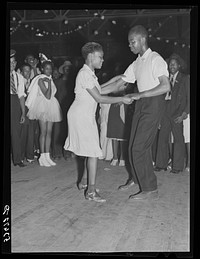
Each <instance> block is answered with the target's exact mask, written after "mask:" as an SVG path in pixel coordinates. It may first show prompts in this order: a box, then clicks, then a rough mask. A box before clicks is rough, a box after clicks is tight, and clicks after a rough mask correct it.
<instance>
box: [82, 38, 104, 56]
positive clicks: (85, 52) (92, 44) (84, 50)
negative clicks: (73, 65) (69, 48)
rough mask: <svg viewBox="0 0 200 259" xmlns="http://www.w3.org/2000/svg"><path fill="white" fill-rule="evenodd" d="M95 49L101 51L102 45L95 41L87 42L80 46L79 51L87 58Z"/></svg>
mask: <svg viewBox="0 0 200 259" xmlns="http://www.w3.org/2000/svg"><path fill="white" fill-rule="evenodd" d="M96 51H103V48H102V46H101V45H100V44H99V43H96V42H88V43H86V44H85V45H84V46H83V47H82V48H81V53H82V56H83V58H84V59H86V58H87V56H88V54H89V53H94V52H96Z"/></svg>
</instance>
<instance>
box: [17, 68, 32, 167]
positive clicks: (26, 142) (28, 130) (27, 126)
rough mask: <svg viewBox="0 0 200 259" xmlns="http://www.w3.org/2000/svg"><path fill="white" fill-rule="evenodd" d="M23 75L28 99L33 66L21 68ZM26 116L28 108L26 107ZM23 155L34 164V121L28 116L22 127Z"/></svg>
mask: <svg viewBox="0 0 200 259" xmlns="http://www.w3.org/2000/svg"><path fill="white" fill-rule="evenodd" d="M20 71H21V74H22V76H23V78H24V84H25V92H26V98H25V99H27V96H28V90H29V86H30V83H31V79H30V75H31V66H30V65H29V64H24V65H22V66H21V69H20ZM25 111H26V115H27V112H28V108H27V107H25ZM21 136H22V139H21V141H22V153H23V157H24V158H25V157H26V160H27V162H29V163H33V162H34V120H30V119H29V118H28V117H27V116H26V117H25V123H24V124H23V126H22V135H21Z"/></svg>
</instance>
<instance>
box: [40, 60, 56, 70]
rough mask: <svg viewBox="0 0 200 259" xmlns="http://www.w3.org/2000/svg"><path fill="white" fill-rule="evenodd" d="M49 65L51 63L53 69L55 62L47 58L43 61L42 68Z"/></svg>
mask: <svg viewBox="0 0 200 259" xmlns="http://www.w3.org/2000/svg"><path fill="white" fill-rule="evenodd" d="M47 65H50V66H51V67H52V69H53V68H54V65H53V62H51V61H49V60H45V61H43V62H42V63H41V68H42V69H44V68H45V67H46V66H47Z"/></svg>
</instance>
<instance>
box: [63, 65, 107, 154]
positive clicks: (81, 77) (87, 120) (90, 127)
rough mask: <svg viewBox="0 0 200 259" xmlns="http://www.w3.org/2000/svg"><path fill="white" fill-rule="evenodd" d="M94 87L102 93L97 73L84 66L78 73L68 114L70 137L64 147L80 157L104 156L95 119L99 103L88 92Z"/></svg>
mask: <svg viewBox="0 0 200 259" xmlns="http://www.w3.org/2000/svg"><path fill="white" fill-rule="evenodd" d="M94 87H96V88H97V89H98V90H99V91H101V89H100V86H99V83H98V80H97V77H96V75H95V73H94V72H93V71H92V70H91V69H90V68H89V67H88V66H87V65H86V64H84V65H83V67H82V68H81V69H80V71H79V72H78V75H77V78H76V86H75V95H76V96H75V100H74V102H73V103H72V105H71V107H70V109H69V111H68V114H67V119H68V137H67V139H66V141H65V145H64V149H66V150H69V151H71V152H73V153H74V154H76V155H78V156H85V157H100V156H102V150H101V148H100V142H99V133H98V128H97V123H96V118H95V113H96V109H97V102H96V101H95V99H94V98H93V97H92V96H91V95H90V93H89V92H88V91H87V89H92V88H94Z"/></svg>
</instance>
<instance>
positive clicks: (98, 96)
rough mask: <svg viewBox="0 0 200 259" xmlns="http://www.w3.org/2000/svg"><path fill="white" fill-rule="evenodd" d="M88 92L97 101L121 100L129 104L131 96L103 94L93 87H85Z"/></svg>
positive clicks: (116, 101)
mask: <svg viewBox="0 0 200 259" xmlns="http://www.w3.org/2000/svg"><path fill="white" fill-rule="evenodd" d="M87 91H88V92H89V94H91V96H92V97H93V98H94V99H95V101H96V102H98V103H119V102H123V103H125V104H130V103H131V102H132V101H131V98H130V97H127V96H120V97H110V96H103V95H101V94H100V93H99V90H98V89H97V88H96V87H94V88H92V89H87Z"/></svg>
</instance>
